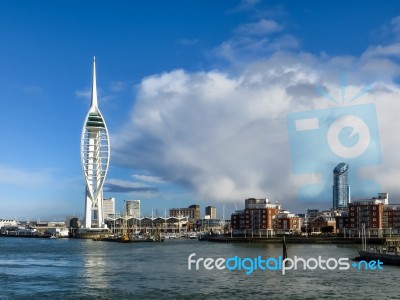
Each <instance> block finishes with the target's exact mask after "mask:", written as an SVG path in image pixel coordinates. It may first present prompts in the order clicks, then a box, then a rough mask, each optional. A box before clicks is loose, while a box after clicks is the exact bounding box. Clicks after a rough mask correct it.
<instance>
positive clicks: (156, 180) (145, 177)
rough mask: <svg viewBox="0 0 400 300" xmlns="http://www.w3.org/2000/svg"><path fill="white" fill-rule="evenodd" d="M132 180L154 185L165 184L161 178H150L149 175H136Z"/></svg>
mask: <svg viewBox="0 0 400 300" xmlns="http://www.w3.org/2000/svg"><path fill="white" fill-rule="evenodd" d="M132 178H134V179H135V180H139V181H144V182H152V183H164V182H165V181H164V180H163V179H162V178H161V177H157V176H149V175H139V174H134V175H132Z"/></svg>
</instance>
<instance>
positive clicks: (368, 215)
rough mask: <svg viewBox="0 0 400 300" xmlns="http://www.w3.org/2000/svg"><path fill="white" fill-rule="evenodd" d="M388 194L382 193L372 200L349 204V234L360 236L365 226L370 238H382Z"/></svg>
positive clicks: (361, 200)
mask: <svg viewBox="0 0 400 300" xmlns="http://www.w3.org/2000/svg"><path fill="white" fill-rule="evenodd" d="M388 198H389V197H388V193H380V194H378V197H374V198H372V199H360V200H356V201H354V202H353V203H350V204H349V213H348V222H347V223H348V227H349V228H348V229H349V230H348V232H349V234H350V235H351V236H359V235H360V232H361V228H362V226H365V229H366V233H367V235H368V236H381V235H382V228H383V210H384V206H385V205H387V204H388Z"/></svg>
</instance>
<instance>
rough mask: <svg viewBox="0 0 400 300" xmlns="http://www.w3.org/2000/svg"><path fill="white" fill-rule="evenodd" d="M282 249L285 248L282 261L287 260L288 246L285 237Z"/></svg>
mask: <svg viewBox="0 0 400 300" xmlns="http://www.w3.org/2000/svg"><path fill="white" fill-rule="evenodd" d="M282 247H283V255H282V259H285V258H287V246H286V241H285V236H283V237H282Z"/></svg>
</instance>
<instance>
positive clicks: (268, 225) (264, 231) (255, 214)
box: [231, 198, 281, 236]
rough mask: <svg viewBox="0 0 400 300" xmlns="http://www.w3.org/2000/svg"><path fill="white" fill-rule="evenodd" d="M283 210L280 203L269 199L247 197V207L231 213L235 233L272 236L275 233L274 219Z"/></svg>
mask: <svg viewBox="0 0 400 300" xmlns="http://www.w3.org/2000/svg"><path fill="white" fill-rule="evenodd" d="M280 210H281V206H280V205H279V204H276V203H275V204H274V203H270V202H269V200H268V199H265V198H264V199H256V198H248V199H245V209H244V210H237V211H235V212H234V213H233V214H232V215H231V227H232V233H233V234H234V235H252V236H254V235H256V236H257V235H258V236H271V235H273V234H274V222H273V219H274V217H275V215H277V214H278V213H279V212H280Z"/></svg>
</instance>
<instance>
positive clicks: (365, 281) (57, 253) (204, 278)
mask: <svg viewBox="0 0 400 300" xmlns="http://www.w3.org/2000/svg"><path fill="white" fill-rule="evenodd" d="M191 253H196V257H203V258H207V257H211V258H214V259H216V258H218V257H223V258H229V257H233V256H236V255H237V256H239V257H257V256H259V255H260V256H262V257H264V258H267V257H278V256H279V255H281V254H282V248H281V245H275V244H268V245H265V244H257V245H251V244H219V243H209V242H198V241H196V240H194V241H193V240H171V241H166V242H164V243H139V244H138V243H132V244H122V243H121V244H120V243H107V242H94V241H91V240H77V239H69V240H68V239H65V240H61V239H52V240H50V239H23V238H0V285H1V294H0V299H2V297H5V298H6V299H7V298H11V299H15V298H21V299H26V298H29V297H33V298H37V299H59V298H62V299H76V298H80V299H83V298H84V299H90V298H93V299H95V298H96V299H116V298H121V299H127V298H135V299H190V300H194V299H207V298H213V299H226V298H249V297H250V298H252V299H265V298H268V299H282V298H286V299H319V298H328V297H330V298H339V297H341V298H343V296H346V298H353V299H363V298H364V299H367V298H368V299H373V298H375V299H382V298H388V299H396V298H398V288H397V282H398V280H399V279H400V268H397V267H390V266H384V270H383V271H380V272H377V271H375V272H373V271H359V270H355V269H349V270H346V271H341V270H334V271H322V270H313V271H310V270H302V269H301V270H297V271H295V270H291V271H288V272H287V274H286V275H282V274H281V272H279V271H261V270H256V271H254V272H253V273H252V274H251V275H246V274H245V272H244V271H243V270H241V271H237V270H236V271H229V270H227V269H225V270H212V271H209V270H206V269H204V268H200V269H199V270H191V271H189V270H188V261H187V259H188V256H189V255H190V254H191ZM356 253H357V247H356V246H349V245H343V246H336V245H293V244H289V248H288V255H289V257H293V256H294V255H296V256H298V257H303V258H311V257H318V256H322V257H323V258H328V257H333V258H340V257H349V258H352V257H354V256H355V255H356ZM382 287H384V290H383V289H382Z"/></svg>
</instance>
